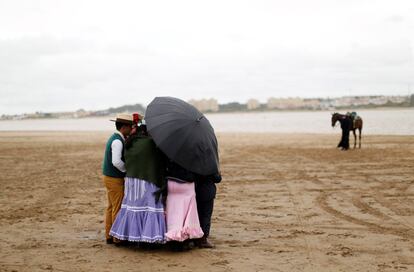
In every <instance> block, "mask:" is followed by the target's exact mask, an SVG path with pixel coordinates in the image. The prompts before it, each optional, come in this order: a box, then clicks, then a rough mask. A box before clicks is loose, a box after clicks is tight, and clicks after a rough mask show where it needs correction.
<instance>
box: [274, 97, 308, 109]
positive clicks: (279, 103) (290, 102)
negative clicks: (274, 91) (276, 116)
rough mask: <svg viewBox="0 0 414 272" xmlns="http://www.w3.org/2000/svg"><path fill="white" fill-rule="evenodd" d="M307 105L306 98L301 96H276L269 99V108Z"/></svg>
mask: <svg viewBox="0 0 414 272" xmlns="http://www.w3.org/2000/svg"><path fill="white" fill-rule="evenodd" d="M304 106H305V103H304V100H303V99H302V98H299V97H295V98H274V97H271V98H269V99H268V100H267V108H268V109H279V110H287V109H298V108H302V107H304Z"/></svg>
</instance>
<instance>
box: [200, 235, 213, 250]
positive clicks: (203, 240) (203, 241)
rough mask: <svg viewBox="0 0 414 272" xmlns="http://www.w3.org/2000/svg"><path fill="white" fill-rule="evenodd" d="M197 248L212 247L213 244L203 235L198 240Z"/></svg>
mask: <svg viewBox="0 0 414 272" xmlns="http://www.w3.org/2000/svg"><path fill="white" fill-rule="evenodd" d="M198 247H199V248H214V245H213V244H212V243H211V242H210V241H209V240H208V239H207V237H203V238H201V239H200V240H199V241H198Z"/></svg>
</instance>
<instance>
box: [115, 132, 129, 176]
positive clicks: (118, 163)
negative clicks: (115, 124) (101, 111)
mask: <svg viewBox="0 0 414 272" xmlns="http://www.w3.org/2000/svg"><path fill="white" fill-rule="evenodd" d="M115 133H117V134H119V135H121V137H122V139H124V141H125V138H124V135H122V133H121V132H119V131H115ZM123 149H124V146H123V144H122V142H121V141H120V140H118V139H116V140H113V141H112V144H111V150H112V164H113V165H114V166H115V167H116V168H117V169H118V170H119V171H121V172H123V173H125V172H126V169H125V163H124V162H123V161H122V152H123Z"/></svg>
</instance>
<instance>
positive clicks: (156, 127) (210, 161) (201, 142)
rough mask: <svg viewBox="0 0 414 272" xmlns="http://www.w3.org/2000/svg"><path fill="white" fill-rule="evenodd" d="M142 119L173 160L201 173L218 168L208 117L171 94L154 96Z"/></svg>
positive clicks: (160, 146)
mask: <svg viewBox="0 0 414 272" xmlns="http://www.w3.org/2000/svg"><path fill="white" fill-rule="evenodd" d="M145 122H146V124H147V129H148V133H149V134H150V135H151V136H152V138H153V139H154V141H155V143H156V145H157V146H158V147H159V148H160V149H161V150H162V151H163V152H164V153H165V154H166V155H167V156H168V158H170V159H171V160H173V161H174V162H175V163H177V164H179V165H180V166H182V167H184V168H185V169H187V170H189V171H192V172H194V173H197V174H200V175H211V174H215V173H218V171H219V169H218V168H219V159H218V152H217V138H216V135H215V134H214V129H213V127H212V126H211V124H210V122H209V121H208V120H207V118H206V117H205V116H204V115H203V114H202V113H201V112H199V111H198V110H197V109H196V108H195V107H194V106H192V105H190V104H188V103H187V102H185V101H183V100H181V99H178V98H174V97H156V98H155V99H154V100H153V101H152V102H151V103H150V104H149V105H148V107H147V110H146V112H145Z"/></svg>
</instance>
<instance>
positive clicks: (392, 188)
mask: <svg viewBox="0 0 414 272" xmlns="http://www.w3.org/2000/svg"><path fill="white" fill-rule="evenodd" d="M109 135H110V132H77V133H76V132H27V133H26V132H0V173H1V175H0V179H1V181H0V215H1V216H0V271H170V272H178V271H180V272H181V271H414V205H413V203H414V136H375V135H369V136H365V137H364V138H363V143H362V149H361V150H351V151H348V152H342V151H339V150H337V149H335V146H336V144H337V142H338V140H339V132H338V135H324V134H322V135H317V134H297V135H293V134H266V133H263V134H232V133H222V134H219V135H218V140H219V143H220V156H221V170H222V174H223V181H222V183H221V184H219V186H218V194H217V199H216V205H215V210H214V215H213V225H212V233H211V235H212V236H211V239H212V241H213V242H214V243H215V245H216V248H215V249H194V250H191V251H188V252H171V251H168V250H164V249H161V250H143V249H138V248H132V247H126V248H118V247H115V246H113V245H106V244H105V242H104V223H103V219H104V208H105V205H106V195H105V189H104V186H103V183H102V181H101V162H102V157H103V153H104V146H105V142H106V139H107V137H108V136H109ZM351 143H352V141H351Z"/></svg>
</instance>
